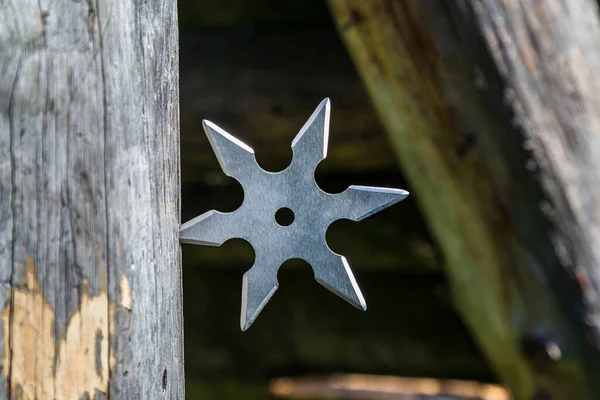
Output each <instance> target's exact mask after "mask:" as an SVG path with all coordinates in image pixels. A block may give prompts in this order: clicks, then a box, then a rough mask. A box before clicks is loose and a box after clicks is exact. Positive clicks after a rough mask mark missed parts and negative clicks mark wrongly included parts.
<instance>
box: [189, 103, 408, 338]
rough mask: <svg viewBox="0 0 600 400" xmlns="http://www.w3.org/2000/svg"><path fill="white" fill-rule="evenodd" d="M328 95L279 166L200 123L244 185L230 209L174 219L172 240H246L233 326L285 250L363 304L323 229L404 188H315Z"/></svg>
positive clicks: (391, 199) (273, 280)
mask: <svg viewBox="0 0 600 400" xmlns="http://www.w3.org/2000/svg"><path fill="white" fill-rule="evenodd" d="M330 109H331V106H330V102H329V99H325V100H323V101H322V102H321V103H320V104H319V106H318V107H317V109H316V110H315V111H314V112H313V114H312V115H311V116H310V118H309V119H308V121H307V122H306V123H305V124H304V126H303V127H302V129H301V130H300V132H299V133H298V134H297V135H296V137H295V138H294V140H293V141H292V151H293V157H292V162H291V163H290V165H289V166H288V167H287V168H286V169H284V170H283V171H281V172H277V173H272V172H268V171H265V170H263V169H262V168H260V166H259V165H258V163H257V162H256V158H255V157H254V150H252V148H250V147H249V146H248V145H246V144H245V143H243V142H241V141H240V140H238V139H236V138H235V137H233V136H232V135H230V134H229V133H227V132H225V131H224V130H223V129H221V128H219V127H218V126H216V125H215V124H213V123H212V122H209V121H206V120H204V121H203V126H204V130H205V132H206V135H207V136H208V140H209V141H210V144H211V146H212V148H213V151H214V152H215V154H216V156H217V158H218V160H219V163H220V165H221V168H222V169H223V172H225V174H226V175H227V176H230V177H232V178H234V179H236V180H237V181H238V182H239V183H240V184H241V185H242V188H243V190H244V200H243V202H242V205H241V206H240V207H239V208H238V209H237V210H235V211H233V212H231V213H222V212H219V211H216V210H211V211H208V212H206V213H204V214H202V215H200V216H198V217H196V218H194V219H192V220H190V221H188V222H186V223H184V224H183V225H181V229H180V241H181V242H182V243H192V244H199V245H208V246H220V245H221V244H223V243H224V242H226V241H227V240H229V239H233V238H240V239H244V240H246V241H247V242H248V243H250V245H251V246H252V247H253V248H254V252H255V254H256V258H255V261H254V265H253V266H252V268H250V269H249V270H248V271H247V272H246V273H245V274H244V278H243V285H242V312H241V320H240V324H241V328H242V330H243V331H245V330H246V329H248V328H249V327H250V325H251V324H252V323H253V322H254V320H255V319H256V317H257V316H258V314H260V312H261V311H262V309H263V308H264V307H265V305H266V304H267V302H268V301H269V300H270V299H271V297H272V296H273V294H274V293H275V291H276V290H277V288H278V287H279V283H278V281H277V271H278V270H279V267H280V266H281V264H283V263H284V262H285V261H287V260H289V259H292V258H300V259H302V260H305V261H307V262H308V263H309V264H310V265H311V266H312V269H313V271H314V276H315V279H316V280H317V282H319V283H320V284H321V285H323V286H325V287H326V288H327V289H329V290H330V291H332V292H333V293H335V294H337V295H338V296H340V297H341V298H343V299H344V300H346V301H347V302H349V303H350V304H352V305H353V306H355V307H357V308H359V309H361V310H366V309H367V304H366V302H365V299H364V298H363V295H362V293H361V291H360V288H359V287H358V284H357V283H356V280H355V279H354V275H353V274H352V271H351V269H350V266H349V265H348V262H347V261H346V259H345V258H344V257H343V256H341V255H339V254H336V253H334V252H333V251H331V249H329V247H328V246H327V242H326V239H325V234H326V231H327V228H328V227H329V225H331V224H332V223H333V222H334V221H336V220H339V219H350V220H352V221H360V220H362V219H364V218H366V217H368V216H370V215H373V214H375V213H376V212H378V211H380V210H382V209H384V208H387V207H389V206H391V205H393V204H395V203H397V202H399V201H401V200H403V199H404V198H406V196H408V192H406V191H405V190H401V189H388V188H379V187H367V186H350V187H348V189H346V190H345V191H343V192H342V193H339V194H329V193H325V192H324V191H322V190H321V189H320V188H319V187H318V186H317V183H316V182H315V179H314V173H315V169H316V167H317V165H318V164H319V163H320V162H321V161H323V160H324V159H325V157H326V156H327V142H328V139H329V116H330ZM281 208H289V209H290V210H292V211H293V213H294V217H295V219H294V221H293V223H292V224H290V225H289V226H282V225H279V224H278V223H277V221H276V220H275V213H276V212H277V211H278V210H279V209H281Z"/></svg>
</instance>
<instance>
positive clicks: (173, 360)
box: [0, 0, 184, 399]
mask: <svg viewBox="0 0 600 400" xmlns="http://www.w3.org/2000/svg"><path fill="white" fill-rule="evenodd" d="M177 36H178V32H177V16H176V5H175V2H174V1H162V0H161V1H158V0H157V1H146V2H141V1H130V0H128V1H117V0H97V1H96V2H93V1H90V2H73V1H70V0H54V1H33V0H8V1H4V2H2V3H1V4H0V210H2V211H1V213H0V280H1V282H2V292H1V293H2V294H1V297H0V302H1V303H2V304H1V306H2V310H3V311H2V314H1V317H2V319H1V321H2V329H0V335H2V341H3V347H2V383H3V387H2V393H1V394H0V397H2V398H10V399H17V398H18V399H35V398H37V399H41V398H44V399H52V398H57V399H82V398H90V399H91V398H95V399H105V398H109V397H112V398H115V399H117V398H119V399H120V398H123V399H125V398H131V399H134V398H140V399H163V398H164V399H183V397H184V396H183V390H184V384H183V348H182V342H183V338H182V305H181V263H180V251H179V244H178V226H179V149H178V142H179V126H178V125H179V105H178V71H177V70H178V51H177V49H178V46H177Z"/></svg>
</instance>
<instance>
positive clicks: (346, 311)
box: [183, 245, 493, 398]
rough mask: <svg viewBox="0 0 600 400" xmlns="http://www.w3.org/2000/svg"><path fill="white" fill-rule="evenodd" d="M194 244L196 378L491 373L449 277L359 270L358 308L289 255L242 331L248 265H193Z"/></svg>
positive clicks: (190, 321) (191, 351)
mask: <svg viewBox="0 0 600 400" xmlns="http://www.w3.org/2000/svg"><path fill="white" fill-rule="evenodd" d="M190 247H191V246H188V245H185V246H183V260H184V275H185V281H184V300H185V304H186V305H187V307H186V323H185V338H186V339H185V340H186V375H187V378H188V381H196V380H205V381H206V380H210V379H240V380H253V381H259V380H263V381H264V380H265V379H266V378H271V377H277V376H286V375H302V374H306V373H313V374H316V373H318V374H329V373H335V372H349V373H353V372H354V373H379V374H381V373H383V374H392V375H409V376H431V377H441V378H459V379H479V380H483V381H488V380H490V379H493V376H492V375H491V372H490V370H489V367H488V366H487V365H486V363H485V361H484V359H483V358H482V356H481V354H480V352H479V351H478V349H477V348H476V347H475V345H474V343H473V341H472V339H471V338H470V337H469V335H468V333H467V331H466V328H465V326H464V325H463V324H462V323H461V321H460V320H459V319H458V317H457V314H456V311H455V310H454V308H453V307H452V304H451V302H450V297H449V295H448V291H447V286H446V282H445V279H444V278H443V277H442V276H439V275H438V276H435V275H433V274H429V275H409V274H405V273H400V272H397V271H374V272H371V271H364V270H360V271H355V272H356V279H357V281H358V283H359V284H360V286H361V289H362V290H363V293H364V295H365V298H366V300H367V304H368V305H369V311H368V312H359V311H357V310H356V309H354V308H352V307H348V305H347V304H346V303H345V302H344V301H342V300H339V299H337V298H335V296H333V295H332V294H331V293H330V292H328V291H327V290H325V289H323V288H322V287H321V286H319V284H318V283H316V282H315V281H314V277H313V274H312V270H311V269H310V267H309V266H308V265H307V264H306V263H304V262H300V261H297V262H288V263H286V264H285V265H284V266H283V267H282V269H281V270H280V271H279V276H278V278H279V282H280V286H281V287H280V290H279V291H278V292H277V294H275V296H274V297H273V299H272V301H271V302H270V303H269V304H268V305H267V306H266V307H265V309H264V311H263V313H262V314H261V316H260V318H259V319H258V320H257V321H256V323H255V324H254V325H253V326H252V327H251V328H250V329H249V330H248V331H246V332H240V330H239V326H238V321H237V318H232V316H235V315H239V310H240V291H241V277H242V275H243V273H244V271H245V269H247V267H246V268H244V267H243V266H239V267H238V268H237V269H233V268H231V269H218V268H215V267H212V268H211V266H210V265H207V264H203V265H199V264H195V263H193V262H191V261H190V260H189V259H188V257H187V252H188V250H189V249H190ZM206 326H210V327H211V329H205V327H206ZM240 397H242V396H240ZM228 398H229V397H228ZM231 398H234V396H231Z"/></svg>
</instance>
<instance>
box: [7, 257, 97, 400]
mask: <svg viewBox="0 0 600 400" xmlns="http://www.w3.org/2000/svg"><path fill="white" fill-rule="evenodd" d="M26 268H27V271H26V282H25V287H19V288H17V289H14V293H13V313H12V314H13V321H12V324H11V323H10V307H6V308H5V309H4V310H3V312H2V313H1V315H0V316H1V318H2V320H3V322H4V335H5V336H4V337H5V338H9V337H10V338H11V340H12V360H9V357H10V352H6V351H5V356H4V358H3V360H2V363H3V367H4V368H5V371H8V369H6V368H7V367H8V366H9V364H10V368H11V369H10V371H11V382H10V387H11V389H12V392H13V393H18V394H19V398H20V399H35V398H38V399H40V398H41V399H55V398H56V399H74V400H75V399H80V398H82V397H83V396H85V395H86V393H87V394H88V395H89V396H93V395H94V393H95V392H96V390H98V391H100V392H104V393H107V392H108V379H109V373H108V372H109V369H108V352H109V351H108V350H109V349H108V345H109V336H108V296H107V294H106V292H100V294H99V295H98V296H92V297H90V296H89V295H88V287H87V286H88V283H87V281H86V280H84V284H83V291H82V297H81V302H80V304H81V308H80V310H78V311H76V312H75V313H74V314H73V316H72V317H71V319H70V321H69V323H68V325H67V329H66V335H65V337H64V338H60V340H59V341H58V343H57V342H56V340H55V336H54V310H53V309H52V307H51V305H50V304H49V303H48V301H47V300H46V298H45V297H44V295H43V294H42V291H41V288H40V286H39V282H38V280H37V276H36V274H35V268H34V263H33V260H32V259H27V260H26ZM11 328H12V331H11ZM4 347H5V350H6V349H7V343H5V344H4ZM55 357H56V369H54V360H55ZM54 371H56V372H54Z"/></svg>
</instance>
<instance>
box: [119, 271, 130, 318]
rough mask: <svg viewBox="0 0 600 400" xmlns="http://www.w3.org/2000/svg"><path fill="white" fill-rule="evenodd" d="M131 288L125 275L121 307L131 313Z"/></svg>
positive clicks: (122, 278) (122, 280)
mask: <svg viewBox="0 0 600 400" xmlns="http://www.w3.org/2000/svg"><path fill="white" fill-rule="evenodd" d="M131 303H132V300H131V286H130V285H129V280H128V279H127V276H125V274H123V275H121V305H122V306H123V307H124V308H126V309H128V310H129V311H131Z"/></svg>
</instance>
